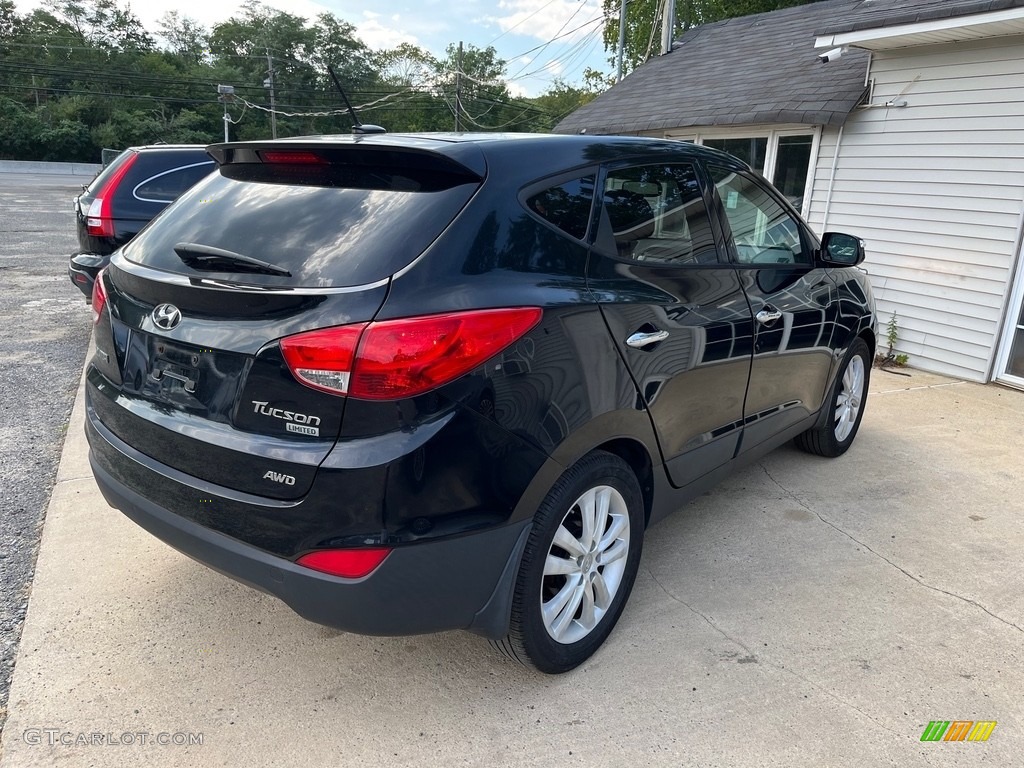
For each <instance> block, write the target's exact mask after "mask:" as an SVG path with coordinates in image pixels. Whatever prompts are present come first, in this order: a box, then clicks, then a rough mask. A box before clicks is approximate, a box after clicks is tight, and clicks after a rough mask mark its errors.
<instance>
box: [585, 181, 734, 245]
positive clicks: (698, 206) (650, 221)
mask: <svg viewBox="0 0 1024 768" xmlns="http://www.w3.org/2000/svg"><path fill="white" fill-rule="evenodd" d="M602 202H603V205H604V213H605V215H606V216H607V220H608V223H609V224H610V225H611V234H612V238H613V239H614V248H615V252H616V254H617V255H618V256H619V258H622V259H628V260H630V261H651V262H664V263H670V264H716V263H718V253H717V251H716V249H715V240H714V235H713V234H712V231H711V221H710V219H709V217H708V211H707V206H706V205H705V204H704V197H703V195H702V194H701V189H700V184H699V183H698V181H697V174H696V172H695V170H694V168H693V166H692V165H690V164H683V163H679V164H672V165H643V166H638V167H635V168H622V169H619V170H616V171H612V172H611V173H609V174H608V177H607V178H606V179H605V183H604V191H603V196H602ZM606 247H608V248H610V246H608V245H607V244H606Z"/></svg>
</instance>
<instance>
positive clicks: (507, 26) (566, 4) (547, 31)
mask: <svg viewBox="0 0 1024 768" xmlns="http://www.w3.org/2000/svg"><path fill="white" fill-rule="evenodd" d="M498 8H499V9H500V10H501V11H506V13H503V14H501V15H496V16H491V17H489V18H488V21H493V22H495V23H497V25H498V27H499V28H500V29H501V31H502V32H512V31H514V32H515V34H517V35H523V36H526V37H534V38H536V39H538V40H544V41H547V40H551V39H553V38H556V37H558V38H559V40H578V39H579V38H581V37H583V36H584V35H586V34H587V33H588V32H592V31H593V30H594V29H595V28H600V23H599V22H596V21H595V22H594V23H593V24H588V23H587V22H590V21H592V20H593V19H597V18H599V17H601V3H600V2H599V0H501V2H500V3H498ZM583 25H586V26H583ZM579 27H582V29H580V28H579ZM561 35H564V37H560V36H561Z"/></svg>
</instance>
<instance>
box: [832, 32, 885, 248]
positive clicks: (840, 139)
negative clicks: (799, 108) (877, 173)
mask: <svg viewBox="0 0 1024 768" xmlns="http://www.w3.org/2000/svg"><path fill="white" fill-rule="evenodd" d="M872 56H873V54H872V52H871V51H868V68H867V71H865V72H864V87H865V88H867V87H868V86H869V85H870V84H871V57H872ZM845 127H846V124H845V123H843V124H842V125H840V126H839V135H838V136H837V137H836V151H835V152H834V153H833V154H832V170H831V172H830V173H829V176H828V192H827V193H826V195H825V212H824V213H823V214H822V217H821V233H822V234H825V232H826V231H827V230H828V212H829V208H831V207H832V190H833V189H835V186H836V168H837V167H838V166H839V148H840V146H841V145H842V143H843V129H844V128H845Z"/></svg>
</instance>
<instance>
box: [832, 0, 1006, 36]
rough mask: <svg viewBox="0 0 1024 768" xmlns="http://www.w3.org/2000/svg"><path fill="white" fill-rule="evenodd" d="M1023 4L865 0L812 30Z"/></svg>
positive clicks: (879, 25)
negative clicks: (842, 14)
mask: <svg viewBox="0 0 1024 768" xmlns="http://www.w3.org/2000/svg"><path fill="white" fill-rule="evenodd" d="M1022 7H1024V0H868V2H864V3H861V4H860V7H859V8H858V9H857V10H856V11H854V12H853V13H852V14H850V15H849V16H845V17H843V18H842V19H841V20H838V19H837V20H836V21H835V23H829V24H826V25H825V26H823V27H822V28H821V29H818V30H815V31H816V32H817V33H818V34H821V35H841V34H843V33H845V32H858V31H860V30H862V29H880V28H882V27H894V26H897V25H899V24H916V23H917V22H919V21H935V20H937V19H949V18H953V17H956V16H970V15H972V14H975V13H988V12H990V11H1003V10H1006V9H1007V8H1022Z"/></svg>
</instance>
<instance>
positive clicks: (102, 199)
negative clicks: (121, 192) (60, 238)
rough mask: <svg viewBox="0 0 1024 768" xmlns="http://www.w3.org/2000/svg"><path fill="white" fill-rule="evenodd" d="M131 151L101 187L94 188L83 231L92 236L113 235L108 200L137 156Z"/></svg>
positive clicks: (112, 222)
mask: <svg viewBox="0 0 1024 768" xmlns="http://www.w3.org/2000/svg"><path fill="white" fill-rule="evenodd" d="M138 156H139V155H138V153H137V152H133V153H132V154H131V156H129V157H128V159H127V160H125V161H124V163H123V164H122V165H121V166H120V167H119V168H118V169H117V170H115V171H114V172H113V173H112V174H111V175H110V178H108V179H107V180H106V181H105V182H104V184H103V186H102V187H100V188H99V189H98V190H96V196H95V197H94V198H93V201H92V203H90V204H89V211H88V212H87V213H86V215H85V231H86V232H88V233H89V234H90V235H92V236H93V237H113V236H114V215H113V213H112V212H111V210H110V201H111V200H112V199H113V197H114V192H115V191H116V190H117V186H118V185H119V184H120V183H121V180H122V179H123V178H124V176H125V174H126V173H128V169H129V168H131V167H132V164H133V163H134V162H135V160H136V158H137V157H138Z"/></svg>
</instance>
